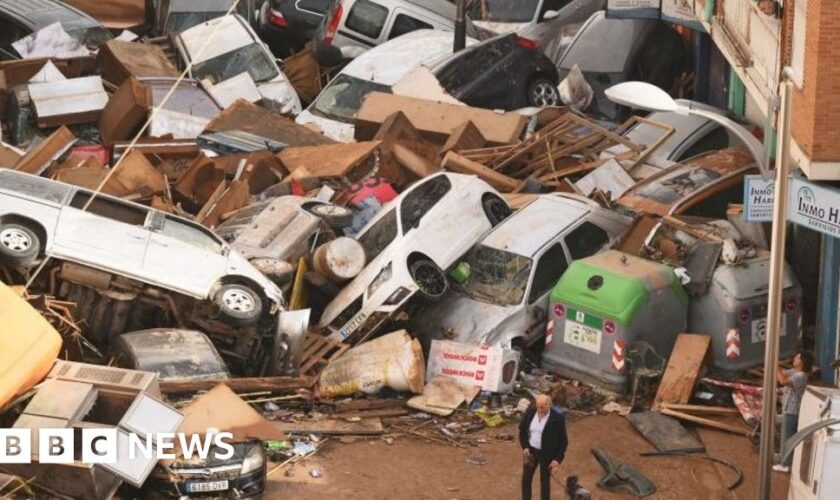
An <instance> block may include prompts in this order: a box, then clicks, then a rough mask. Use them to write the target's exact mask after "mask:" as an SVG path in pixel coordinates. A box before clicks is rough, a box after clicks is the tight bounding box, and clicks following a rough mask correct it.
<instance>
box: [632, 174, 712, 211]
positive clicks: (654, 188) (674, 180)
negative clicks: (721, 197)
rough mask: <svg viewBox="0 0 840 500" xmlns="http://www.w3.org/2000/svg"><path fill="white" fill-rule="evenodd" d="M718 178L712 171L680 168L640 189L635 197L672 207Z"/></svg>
mask: <svg viewBox="0 0 840 500" xmlns="http://www.w3.org/2000/svg"><path fill="white" fill-rule="evenodd" d="M720 177H721V175H720V173H719V172H715V171H714V170H709V169H705V168H689V169H688V170H687V171H686V169H683V168H680V169H678V170H676V171H675V172H671V173H669V174H667V175H665V176H663V177H661V178H660V179H657V180H656V181H655V182H652V183H650V184H648V185H647V186H644V187H642V188H641V189H639V191H638V192H637V193H636V196H640V197H642V198H647V199H650V200H654V201H656V202H657V203H661V204H663V205H672V204H674V203H676V202H677V201H679V200H681V199H684V198H687V197H688V196H691V195H692V194H693V193H696V192H697V191H700V190H701V189H702V188H703V187H705V186H707V185H709V184H711V183H713V182H715V181H717V180H718V179H720Z"/></svg>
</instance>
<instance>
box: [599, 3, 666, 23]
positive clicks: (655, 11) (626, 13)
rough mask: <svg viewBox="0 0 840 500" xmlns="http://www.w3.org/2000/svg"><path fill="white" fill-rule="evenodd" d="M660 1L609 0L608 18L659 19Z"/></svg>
mask: <svg viewBox="0 0 840 500" xmlns="http://www.w3.org/2000/svg"><path fill="white" fill-rule="evenodd" d="M660 5H661V2H660V0H608V1H607V16H608V17H628V18H634V19H639V18H641V19H645V18H648V19H659V15H660V13H659V7H660Z"/></svg>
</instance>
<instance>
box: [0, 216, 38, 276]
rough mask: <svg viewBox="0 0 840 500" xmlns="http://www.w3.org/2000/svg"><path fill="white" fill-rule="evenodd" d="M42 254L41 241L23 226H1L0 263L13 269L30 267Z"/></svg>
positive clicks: (33, 232) (12, 224) (11, 224)
mask: <svg viewBox="0 0 840 500" xmlns="http://www.w3.org/2000/svg"><path fill="white" fill-rule="evenodd" d="M40 252H41V240H40V239H39V238H38V235H37V234H36V233H35V231H33V230H32V229H30V228H28V227H27V226H24V225H23V224H14V223H9V224H0V261H2V262H3V263H5V264H8V265H9V266H12V267H20V266H28V265H30V264H32V263H33V262H35V259H37V258H38V254H39V253H40Z"/></svg>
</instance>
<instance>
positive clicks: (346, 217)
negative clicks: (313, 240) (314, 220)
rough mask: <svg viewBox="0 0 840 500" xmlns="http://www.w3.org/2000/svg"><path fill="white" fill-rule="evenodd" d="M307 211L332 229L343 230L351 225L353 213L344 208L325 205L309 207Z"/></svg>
mask: <svg viewBox="0 0 840 500" xmlns="http://www.w3.org/2000/svg"><path fill="white" fill-rule="evenodd" d="M307 210H308V211H309V212H310V213H311V214H313V215H317V216H318V217H320V218H321V219H323V220H324V222H326V223H327V225H328V226H330V227H331V228H333V229H344V228H345V227H348V226H349V225H351V224H353V212H352V211H350V210H349V209H347V208H344V207H339V206H337V205H330V204H327V203H325V204H321V205H311V206H309V207H307Z"/></svg>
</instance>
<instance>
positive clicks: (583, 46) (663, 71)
mask: <svg viewBox="0 0 840 500" xmlns="http://www.w3.org/2000/svg"><path fill="white" fill-rule="evenodd" d="M575 64H577V66H578V68H580V71H581V72H582V73H583V76H584V78H586V82H587V83H588V84H589V85H590V86H591V87H592V90H593V91H594V94H595V95H594V99H593V102H592V105H591V106H590V108H589V110H587V111H589V112H591V113H592V114H594V115H596V116H597V117H598V118H602V119H606V120H610V121H615V122H621V121H624V120H626V119H627V118H629V117H630V110H629V109H628V108H626V107H623V106H619V105H618V104H615V103H614V102H612V101H610V100H609V99H607V98H606V96H605V95H604V91H605V90H606V89H608V88H610V87H612V86H613V85H615V84H617V83H621V82H627V81H643V82H648V83H652V84H654V85H656V86H657V87H659V88H661V89H663V90H665V91H666V92H669V93H673V91H674V90H675V87H676V85H677V83H678V82H679V80H680V77H681V75H682V74H683V73H684V72H686V71H688V67H689V57H688V52H687V50H686V49H685V47H684V46H683V44H682V40H681V39H680V36H679V35H678V34H677V32H676V31H674V29H673V28H672V27H671V26H670V25H668V24H666V23H664V22H662V21H660V20H658V19H618V18H608V17H606V15H605V14H604V12H597V13H595V14H593V15H592V17H590V18H589V19H588V20H587V21H586V23H584V25H583V26H582V27H581V28H580V31H578V33H577V35H576V36H575V38H574V40H572V43H571V44H570V45H569V48H568V49H566V52H565V53H564V54H563V55H562V56H561V58H560V61H559V62H558V64H557V67H558V68H559V72H560V78H561V79H562V78H565V77H566V75H567V74H568V73H569V71H570V70H571V69H572V67H574V65H575Z"/></svg>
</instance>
